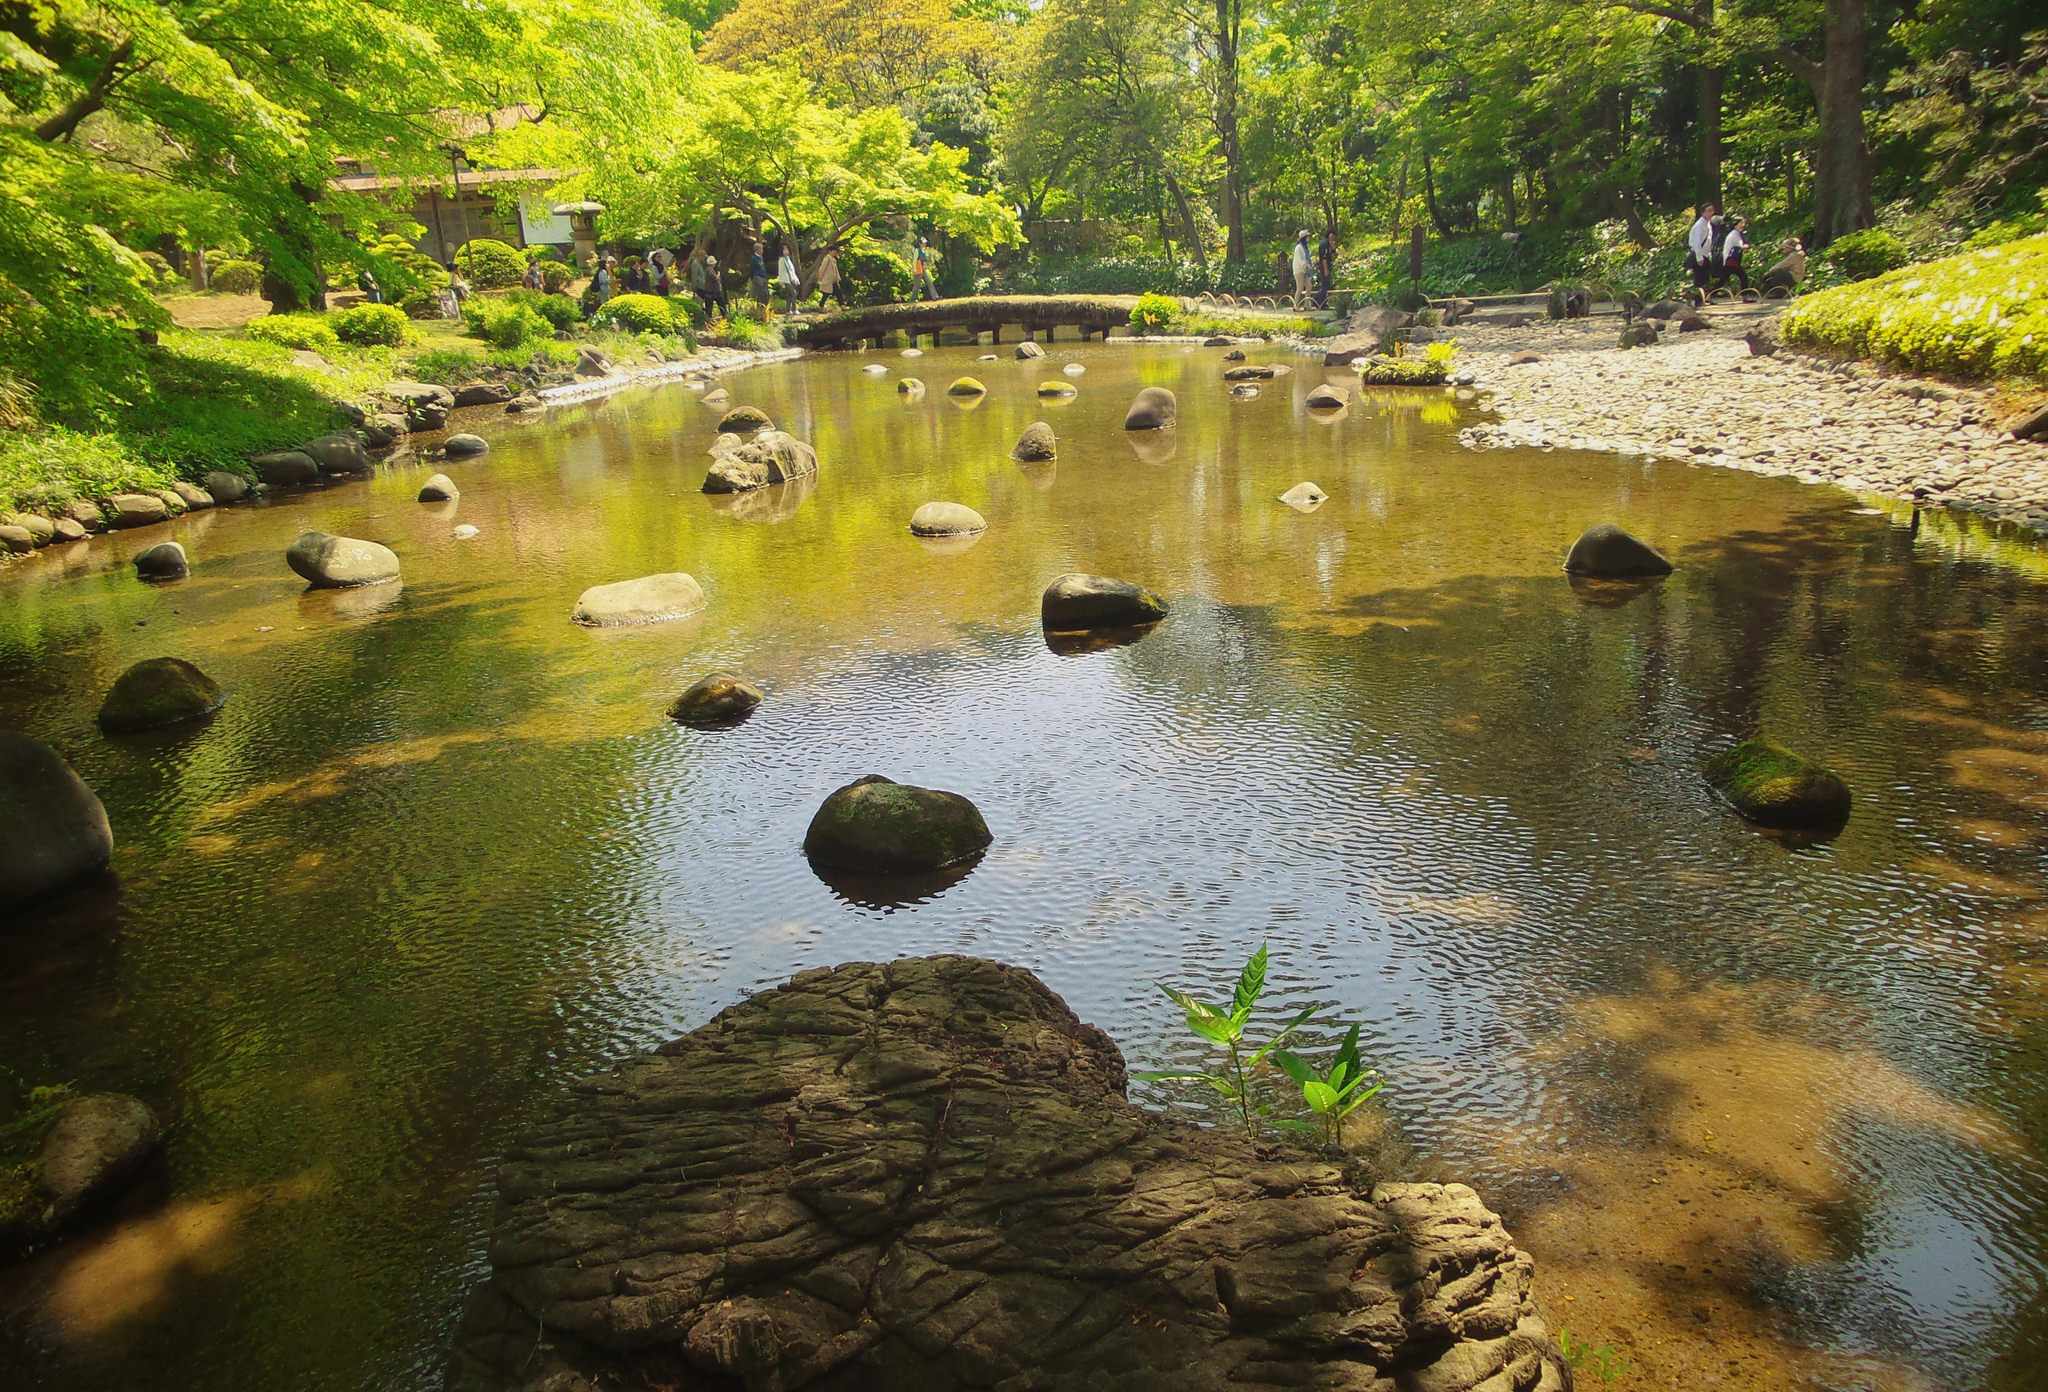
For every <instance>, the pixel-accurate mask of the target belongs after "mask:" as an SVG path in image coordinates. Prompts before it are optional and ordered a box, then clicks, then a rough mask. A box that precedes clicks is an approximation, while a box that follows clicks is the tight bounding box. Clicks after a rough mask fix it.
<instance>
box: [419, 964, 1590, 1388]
mask: <svg viewBox="0 0 2048 1392" xmlns="http://www.w3.org/2000/svg"><path fill="white" fill-rule="evenodd" d="M1125 1088H1126V1080H1125V1070H1124V1060H1123V1058H1122V1056H1121V1055H1120V1054H1119V1053H1118V1051H1117V1047H1116V1045H1115V1044H1114V1043H1112V1042H1111V1041H1110V1039H1109V1037H1108V1036H1107V1035H1105V1034H1103V1032H1102V1031H1101V1030H1099V1029H1096V1028H1095V1027H1094V1026H1092V1025H1086V1024H1083V1023H1082V1022H1081V1021H1080V1020H1078V1019H1077V1018H1075V1015H1074V1013H1073V1011H1071V1010H1069V1009H1068V1008H1067V1006H1066V1004H1065V1003H1064V1002H1063V1001H1061V1000H1060V998H1059V997H1058V996H1056V995H1054V994H1053V993H1052V992H1051V991H1050V990H1048V989H1047V988H1046V987H1045V986H1044V985H1043V984H1042V983H1040V982H1039V980H1038V979H1037V978H1036V977H1034V976H1033V975H1032V974H1031V973H1029V972H1027V971H1024V970H1022V969H1019V968H1014V967H1005V966H1002V965H999V964H997V963H994V962H989V961H984V960H981V959H978V958H972V957H953V956H940V957H913V958H906V959H903V960H900V961H896V962H891V963H887V964H882V965H878V964H874V963H865V962H861V963H852V964H848V965H845V966H841V967H837V968H834V969H831V970H815V971H807V972H804V973H802V974H801V975H799V976H797V977H796V978H795V979H793V980H791V981H789V982H787V983H786V984H784V985H782V986H780V987H778V988H776V989H774V990H771V991H767V992H764V993H763V994H761V995H759V996H756V997H755V998H754V999H752V1000H750V1001H747V1002H744V1003H742V1004H740V1005H736V1006H733V1007H732V1008H730V1009H728V1010H726V1011H724V1012H723V1013H722V1014H720V1015H719V1016H718V1017H717V1018H715V1019H714V1020H712V1021H711V1022H710V1023H708V1024H706V1025H705V1026H703V1027H702V1028H701V1029H699V1030H697V1031H696V1032H695V1033H693V1034H689V1035H686V1036H684V1037H683V1038H681V1039H678V1040H676V1041H674V1042H672V1043H670V1044H667V1045H664V1046H663V1047H662V1048H660V1049H658V1050H656V1051H655V1052H653V1053H650V1054H644V1055H641V1056H638V1057H636V1058H633V1059H630V1060H628V1061H627V1062H625V1063H624V1064H622V1065H621V1066H620V1067H618V1068H617V1069H615V1070H613V1071H611V1072H608V1073H603V1074H599V1075H597V1076H595V1077H591V1078H587V1079H584V1080H582V1081H581V1082H578V1083H575V1084H573V1085H571V1086H570V1087H569V1088H568V1089H567V1093H566V1096H565V1097H564V1098H563V1099H562V1100H561V1101H560V1102H559V1103H557V1104H556V1105H555V1108H554V1110H553V1115H552V1116H551V1117H550V1119H548V1120H546V1121H543V1122H541V1123H539V1124H537V1125H535V1126H533V1127H531V1128H530V1129H529V1130H527V1131H526V1132H525V1133H524V1134H523V1135H520V1136H518V1137H516V1138H515V1139H514V1140H513V1141H512V1142H511V1143H510V1144H509V1145H508V1146H507V1147H506V1149H505V1151H504V1163H503V1164H502V1165H501V1166H500V1168H499V1170H498V1175H497V1181H498V1206H497V1212H496V1217H495V1224H494V1229H493V1233H492V1236H491V1241H490V1246H489V1259H490V1262H491V1276H490V1279H489V1280H488V1281H487V1282H485V1283H484V1284H482V1285H480V1286H479V1287H478V1288H477V1290H476V1291H475V1292H474V1294H473V1295H472V1296H471V1298H470V1301H469V1303H468V1306H467V1308H466V1309H465V1311H464V1314H463V1318H462V1321H461V1325H460V1327H459V1328H458V1330H457V1332H456V1337H455V1349H454V1352H453V1355H452V1358H451V1360H450V1365H449V1368H448V1373H447V1380H446V1387H447V1388H448V1389H449V1392H512V1389H518V1390H519V1392H542V1389H547V1392H595V1389H597V1388H601V1387H604V1388H618V1387H670V1388H674V1389H677V1392H712V1390H713V1389H717V1390H718V1392H728V1390H730V1392H738V1390H739V1389H768V1388H799V1387H802V1388H809V1389H814V1392H913V1389H914V1392H966V1389H970V1388H976V1389H981V1388H1001V1389H1006V1392H1055V1390H1056V1389H1057V1392H1111V1389H1115V1392H1226V1389H1228V1392H1279V1390H1280V1389H1283V1388H1285V1389H1295V1388H1321V1389H1326V1392H1327V1390H1330V1389H1356V1392H1396V1389H1401V1392H1472V1389H1484V1390H1485V1392H1563V1390H1564V1389H1566V1388H1568V1387H1569V1386H1570V1385H1571V1374H1570V1372H1569V1371H1568V1369H1567V1367H1566V1364H1565V1362H1564V1359H1563V1356H1562V1354H1561V1352H1560V1351H1559V1349H1558V1347H1557V1345H1556V1343H1555V1342H1554V1341H1553V1340H1552V1338H1551V1334H1550V1331H1549V1329H1548V1327H1547V1326H1546V1324H1545V1323H1544V1320H1543V1317H1542V1315H1541V1314H1540V1313H1539V1312H1538V1310H1537V1308H1536V1305H1535V1302H1534V1300H1533V1298H1532V1296H1531V1293H1530V1284H1531V1279H1532V1277H1533V1274H1534V1268H1535V1263H1534V1262H1533V1260H1532V1259H1531V1258H1530V1257H1529V1256H1528V1255H1527V1254H1526V1253H1524V1252H1522V1251H1521V1250H1520V1249H1519V1248H1517V1247H1516V1245H1515V1243H1514V1240H1513V1239H1512V1238H1511V1237H1510V1236H1509V1234H1508V1233H1507V1231H1506V1230H1505V1229H1504V1228H1503V1227H1502V1226H1501V1223H1500V1220H1499V1219H1498V1218H1497V1217H1495V1216H1494V1214H1492V1213H1491V1212H1489V1211H1488V1210H1487V1209H1486V1207H1485V1205H1484V1204H1483V1203H1481V1201H1480V1199H1479V1197H1478V1196H1477V1195H1476V1194H1474V1193H1473V1191H1472V1190H1470V1189H1468V1188H1466V1187H1465V1186H1463V1185H1459V1184H1447V1185H1436V1184H1378V1185H1374V1184H1371V1183H1370V1182H1369V1181H1368V1180H1367V1179H1366V1177H1364V1176H1363V1175H1361V1174H1360V1173H1359V1172H1358V1171H1357V1170H1356V1169H1355V1168H1354V1169H1351V1170H1347V1169H1344V1168H1341V1167H1339V1166H1337V1165H1334V1164H1330V1163H1328V1162H1326V1161H1324V1160H1321V1159H1318V1158H1315V1157H1312V1156H1310V1155H1308V1154H1305V1153H1300V1152H1295V1151H1290V1150H1285V1149H1269V1148H1263V1147H1256V1146H1254V1145H1252V1144H1251V1143H1249V1142H1248V1141H1246V1140H1245V1139H1244V1138H1242V1137H1241V1136H1239V1135H1238V1134H1236V1133H1235V1132H1231V1131H1227V1130H1207V1129H1203V1128H1200V1127H1196V1126H1194V1125H1191V1124H1189V1123H1187V1122H1183V1121H1177V1120H1173V1119H1170V1118H1167V1117H1164V1116H1161V1115H1159V1114H1157V1113H1153V1112H1149V1111H1146V1110H1144V1109H1142V1108H1139V1107H1136V1106H1134V1105H1132V1104H1131V1102H1130V1101H1129V1100H1128V1099H1127V1097H1126V1096H1125Z"/></svg>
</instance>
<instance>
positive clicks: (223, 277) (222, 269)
mask: <svg viewBox="0 0 2048 1392" xmlns="http://www.w3.org/2000/svg"><path fill="white" fill-rule="evenodd" d="M206 283H207V285H208V287H209V288H211V289H214V290H218V291H220V293H221V294H223V295H253V294H255V293H256V292H257V291H258V290H259V289H261V288H262V286H263V267H262V266H260V265H258V264H257V263H256V262H254V261H221V262H217V263H215V264H214V265H213V266H211V267H209V268H208V269H207V272H206Z"/></svg>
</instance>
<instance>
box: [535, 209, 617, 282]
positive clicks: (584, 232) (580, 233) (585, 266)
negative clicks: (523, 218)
mask: <svg viewBox="0 0 2048 1392" xmlns="http://www.w3.org/2000/svg"><path fill="white" fill-rule="evenodd" d="M549 211H550V212H552V213H553V214H554V215H555V216H556V217H566V218H568V219H569V240H570V242H571V243H572V244H573V251H574V257H575V261H576V269H577V270H579V271H587V270H589V269H590V267H591V264H592V263H593V262H595V261H596V260H597V215H598V214H599V213H601V212H603V211H604V204H602V203H589V202H584V203H561V204H557V205H556V206H555V207H554V208H551V209H550V210H549Z"/></svg>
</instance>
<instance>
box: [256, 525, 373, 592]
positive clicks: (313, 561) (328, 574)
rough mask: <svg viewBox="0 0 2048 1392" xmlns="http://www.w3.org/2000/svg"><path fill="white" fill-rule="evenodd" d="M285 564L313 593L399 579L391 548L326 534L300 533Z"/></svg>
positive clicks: (286, 552)
mask: <svg viewBox="0 0 2048 1392" xmlns="http://www.w3.org/2000/svg"><path fill="white" fill-rule="evenodd" d="M284 560H285V564H286V565H288V566H290V567H291V568H292V569H293V570H295V571H297V572H298V573H299V575H300V576H302V577H303V578H304V579H305V581H306V583H307V584H309V585H311V586H312V587H313V588H314V589H316V590H345V589H352V588H354V587H355V586H357V585H381V584H383V583H384V582H386V581H387V580H396V579H397V578H398V557H397V556H396V555H394V554H393V553H392V551H391V548H390V547H388V546H382V545H379V544H378V543H377V542H374V541H362V540H360V539H358V538H356V537H345V536H331V535H329V534H328V533H326V532H304V533H301V534H300V536H299V539H298V540H297V541H295V542H293V543H292V544H291V546H290V548H289V549H288V550H286V551H285V553H284Z"/></svg>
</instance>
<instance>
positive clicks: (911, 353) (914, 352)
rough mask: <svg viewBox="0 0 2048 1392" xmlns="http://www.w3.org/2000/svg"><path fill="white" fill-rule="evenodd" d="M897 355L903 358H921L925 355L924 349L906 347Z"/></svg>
mask: <svg viewBox="0 0 2048 1392" xmlns="http://www.w3.org/2000/svg"><path fill="white" fill-rule="evenodd" d="M897 356H898V357H903V358H921V357H923V356H924V349H922V348H905V349H904V350H903V351H902V352H901V353H899V354H897Z"/></svg>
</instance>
